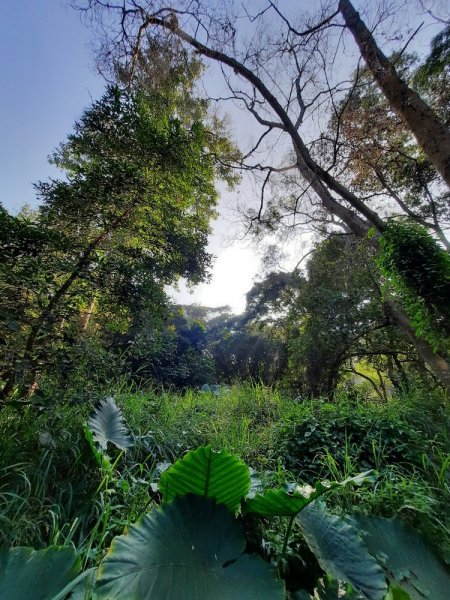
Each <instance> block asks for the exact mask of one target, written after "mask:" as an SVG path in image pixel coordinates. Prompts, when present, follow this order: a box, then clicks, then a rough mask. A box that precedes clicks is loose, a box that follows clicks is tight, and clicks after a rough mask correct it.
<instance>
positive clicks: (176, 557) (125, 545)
mask: <svg viewBox="0 0 450 600" xmlns="http://www.w3.org/2000/svg"><path fill="white" fill-rule="evenodd" d="M245 545H246V541H245V535H244V530H243V527H242V524H241V523H240V522H239V521H238V520H237V519H235V517H234V515H233V513H231V512H230V511H229V510H228V509H227V508H226V507H225V506H224V505H223V504H216V502H215V501H214V500H211V499H208V498H201V497H199V496H194V495H187V496H183V497H178V498H175V499H174V500H173V501H172V502H170V503H167V504H164V505H163V506H162V508H160V509H157V510H153V511H152V512H151V513H150V514H149V515H146V516H144V517H142V518H141V519H140V520H139V521H138V522H137V523H136V524H135V525H132V526H131V527H130V528H129V530H128V533H127V534H126V535H121V536H119V537H116V538H115V539H114V540H113V543H112V545H111V549H110V550H109V552H108V554H107V555H106V558H105V559H104V560H103V562H102V563H101V565H100V567H99V574H98V579H97V584H96V588H95V592H96V594H97V596H96V597H97V598H98V600H148V599H149V598H155V600H156V599H158V598H174V599H175V598H176V600H191V599H192V598H195V599H196V600H211V599H212V598H214V600H237V599H244V598H245V599H246V600H261V599H263V598H270V599H271V600H283V598H285V590H284V585H283V583H282V582H281V581H278V580H277V578H276V572H275V570H274V569H273V568H272V567H271V566H270V565H269V564H267V563H266V562H265V561H264V560H263V559H262V558H261V557H260V556H258V555H251V554H245V553H244V550H245Z"/></svg>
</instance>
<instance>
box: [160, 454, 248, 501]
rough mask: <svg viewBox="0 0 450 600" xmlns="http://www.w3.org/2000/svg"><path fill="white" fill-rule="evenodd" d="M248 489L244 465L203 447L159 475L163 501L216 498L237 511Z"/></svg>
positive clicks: (228, 455) (230, 455)
mask: <svg viewBox="0 0 450 600" xmlns="http://www.w3.org/2000/svg"><path fill="white" fill-rule="evenodd" d="M249 488H250V472H249V468H248V467H247V465H246V464H245V463H244V462H242V461H241V460H239V459H238V458H237V457H236V456H233V454H229V453H228V452H226V451H225V450H222V451H221V452H214V451H213V450H212V449H211V447H210V446H202V447H200V448H197V449H196V450H191V451H190V452H188V453H187V454H186V455H185V456H184V457H183V458H182V459H181V460H178V461H177V462H176V463H175V464H173V465H172V466H171V467H170V468H169V469H167V471H164V473H163V474H162V475H161V479H160V481H159V490H160V492H161V493H162V495H163V496H164V499H165V500H166V501H168V500H172V499H173V498H175V496H184V495H186V494H196V495H197V496H205V497H206V498H215V499H216V501H217V503H219V504H225V505H226V506H227V507H228V508H229V509H230V510H231V511H236V510H237V509H238V508H239V506H240V502H241V498H243V497H244V496H245V495H246V494H247V492H248V490H249Z"/></svg>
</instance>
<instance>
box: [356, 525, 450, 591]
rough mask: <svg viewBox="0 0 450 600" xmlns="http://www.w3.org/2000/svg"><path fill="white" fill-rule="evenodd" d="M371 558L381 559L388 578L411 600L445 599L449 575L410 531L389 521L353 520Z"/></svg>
mask: <svg viewBox="0 0 450 600" xmlns="http://www.w3.org/2000/svg"><path fill="white" fill-rule="evenodd" d="M355 521H356V523H357V526H358V528H359V529H360V531H361V532H362V533H363V537H364V541H365V543H366V544H367V547H368V548H369V551H370V552H371V554H372V555H373V556H376V557H380V563H381V565H382V566H383V568H384V570H385V573H386V576H387V578H388V579H389V580H390V581H391V582H392V583H393V584H394V585H395V586H398V587H400V588H401V589H402V590H404V591H405V592H407V594H408V595H409V596H408V597H410V598H411V599H412V600H422V599H423V598H430V599H431V598H433V600H444V599H445V598H447V595H448V590H449V586H450V574H449V573H448V571H447V570H446V569H445V568H444V566H443V565H442V564H441V562H440V561H439V559H438V558H437V557H436V556H435V555H434V554H433V553H432V552H430V549H429V548H428V547H427V546H426V544H424V542H423V540H422V538H421V537H420V536H419V535H418V534H417V532H415V531H414V530H413V529H411V528H409V527H407V526H405V525H404V524H403V523H401V522H399V521H396V520H392V519H382V518H378V519H368V518H361V517H356V518H355Z"/></svg>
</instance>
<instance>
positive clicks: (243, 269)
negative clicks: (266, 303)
mask: <svg viewBox="0 0 450 600" xmlns="http://www.w3.org/2000/svg"><path fill="white" fill-rule="evenodd" d="M258 269H259V258H258V256H257V255H256V254H255V252H254V251H253V250H251V249H250V248H243V247H240V246H238V245H233V246H230V247H228V248H224V249H223V250H220V251H219V253H218V256H217V258H216V260H215V261H214V268H213V276H212V279H211V281H210V282H209V283H202V284H201V285H199V286H197V287H196V288H194V290H192V292H190V291H189V290H187V289H186V286H184V285H182V286H180V291H179V292H173V291H172V296H173V298H174V300H175V301H176V302H179V303H181V304H194V303H196V304H201V305H202V306H211V307H214V306H224V305H229V306H230V307H231V309H232V311H233V312H234V313H237V314H239V313H242V312H243V311H244V310H245V294H246V293H247V292H248V291H249V290H250V288H251V287H252V285H253V280H254V277H255V275H256V274H257V272H258Z"/></svg>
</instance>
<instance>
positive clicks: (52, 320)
mask: <svg viewBox="0 0 450 600" xmlns="http://www.w3.org/2000/svg"><path fill="white" fill-rule="evenodd" d="M159 52H160V54H159V55H158V49H157V48H153V53H152V59H154V60H156V57H157V56H160V58H161V56H162V55H161V52H163V50H162V49H161V48H160V49H159ZM166 58H168V60H169V58H170V57H166ZM171 60H174V61H178V62H177V63H176V64H175V65H170V68H169V71H171V72H172V71H173V72H172V75H170V73H168V74H167V73H166V75H164V74H161V77H163V75H164V77H163V78H164V85H161V89H157V86H155V85H153V86H152V85H151V84H150V80H151V78H150V77H149V76H148V74H147V77H146V78H145V77H144V75H143V78H142V81H141V82H140V83H136V84H133V86H131V87H128V88H127V89H126V90H122V89H120V88H119V87H117V86H109V87H108V88H107V90H106V92H105V93H104V95H103V97H102V98H101V99H100V100H98V101H96V102H94V103H93V104H92V106H91V107H90V108H88V109H87V110H86V111H85V112H84V114H83V116H82V117H81V119H80V120H79V121H78V122H77V123H76V124H75V128H74V133H73V134H72V135H70V136H69V137H68V139H67V141H66V142H65V143H64V144H62V145H61V146H60V148H59V149H58V150H57V152H55V154H54V156H53V159H52V161H53V163H54V164H56V166H57V167H58V168H60V169H61V170H62V171H64V173H65V178H64V179H60V180H51V181H48V182H41V183H39V184H38V185H37V186H36V187H37V190H38V194H39V196H40V199H41V200H42V205H41V207H40V208H39V210H38V211H36V213H35V214H32V215H31V216H29V215H27V214H24V215H20V216H19V217H17V218H15V217H10V216H9V215H7V213H5V211H3V210H2V211H1V214H0V253H1V256H2V267H1V271H0V289H1V291H2V294H3V295H4V296H7V297H8V302H7V303H5V306H4V310H3V312H4V314H3V315H2V316H3V319H2V320H3V322H4V325H3V326H2V328H1V331H0V335H1V337H2V339H3V344H2V351H3V352H2V359H3V360H2V372H1V373H0V378H1V379H2V380H3V382H4V389H3V396H5V397H8V396H10V395H11V393H13V391H14V388H15V387H16V386H17V387H18V389H19V392H20V395H25V392H26V390H27V388H30V387H31V388H32V387H34V386H35V384H36V381H37V379H38V376H39V375H40V374H41V373H43V372H44V373H45V372H47V373H49V372H52V371H54V372H55V374H57V373H58V372H60V373H61V376H62V378H64V373H66V372H67V371H68V370H69V368H70V366H73V365H74V364H75V363H76V362H77V358H79V357H80V354H82V351H81V352H80V348H82V347H83V346H84V344H85V342H86V340H87V338H88V337H89V335H90V334H92V336H91V337H93V338H94V343H93V346H95V345H100V346H103V348H105V347H106V348H108V347H110V346H115V345H117V347H120V343H117V342H120V340H118V339H117V337H120V336H121V335H124V334H126V333H127V332H128V331H129V329H130V327H132V326H133V325H134V324H136V323H137V322H138V321H140V322H142V321H143V319H144V316H143V315H144V313H145V315H146V317H147V318H148V317H150V318H151V319H152V320H153V322H154V323H155V322H156V321H157V319H158V318H159V319H161V318H162V317H163V315H164V313H165V312H166V311H167V305H168V301H167V298H166V295H165V291H164V290H165V286H166V285H168V284H171V283H174V282H175V281H176V280H177V279H178V278H179V277H185V278H186V279H187V280H188V281H191V282H196V283H198V282H199V281H202V280H203V279H204V278H205V277H206V274H207V270H208V268H209V265H210V260H211V256H210V255H209V254H208V253H207V252H206V244H207V236H208V233H209V225H210V220H211V219H212V218H213V217H214V216H215V215H216V213H215V204H216V201H217V193H216V190H215V181H216V178H217V177H223V178H225V179H227V180H228V182H229V183H232V182H233V177H232V176H231V175H230V177H229V178H228V174H229V169H227V168H226V167H224V166H223V165H222V164H221V163H220V161H219V159H218V157H219V156H221V155H222V153H227V152H229V151H231V149H232V146H231V143H230V142H229V140H228V139H227V137H226V136H225V133H224V131H223V127H222V124H221V122H220V121H219V120H218V119H212V120H213V122H210V121H211V120H210V119H209V117H208V111H207V106H206V104H205V102H204V101H203V100H201V99H198V98H196V97H195V96H192V97H191V100H190V102H189V103H185V104H184V105H183V106H180V103H181V102H182V99H183V98H185V96H186V94H187V93H188V91H189V93H192V85H193V79H194V78H195V77H196V76H197V75H198V69H194V70H193V71H192V73H191V72H189V65H188V64H187V63H186V60H187V57H186V56H185V55H183V57H180V56H176V57H174V56H172V59H171ZM169 62H170V61H169ZM188 62H189V61H188ZM194 62H195V60H194ZM144 63H145V61H144V62H143V63H142V64H141V70H142V74H144V72H145V64H144ZM172 67H173V69H172ZM182 71H183V73H184V74H183V75H181V72H182ZM116 343H117V344H116ZM88 346H89V343H88ZM88 350H89V348H88ZM59 367H61V368H59Z"/></svg>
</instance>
